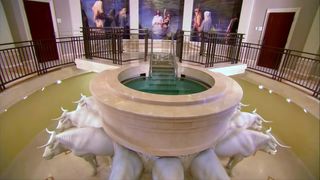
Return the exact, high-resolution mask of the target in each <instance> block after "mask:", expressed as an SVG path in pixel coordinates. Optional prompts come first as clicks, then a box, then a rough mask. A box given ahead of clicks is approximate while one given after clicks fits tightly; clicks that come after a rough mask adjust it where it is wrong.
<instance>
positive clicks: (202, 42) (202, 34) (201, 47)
mask: <svg viewBox="0 0 320 180" xmlns="http://www.w3.org/2000/svg"><path fill="white" fill-rule="evenodd" d="M200 37H201V43H200V56H202V55H203V51H204V32H203V31H202V32H201V34H200Z"/></svg>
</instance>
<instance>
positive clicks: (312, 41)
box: [303, 7, 320, 54]
mask: <svg viewBox="0 0 320 180" xmlns="http://www.w3.org/2000/svg"><path fill="white" fill-rule="evenodd" d="M319 13H320V7H318V11H317V14H316V16H315V17H314V19H313V23H312V26H311V29H310V32H309V35H308V38H307V40H306V44H305V45H304V48H303V51H304V52H309V53H314V54H317V53H319V49H320V43H319V41H320V35H319V32H320V19H319V16H320V14H319Z"/></svg>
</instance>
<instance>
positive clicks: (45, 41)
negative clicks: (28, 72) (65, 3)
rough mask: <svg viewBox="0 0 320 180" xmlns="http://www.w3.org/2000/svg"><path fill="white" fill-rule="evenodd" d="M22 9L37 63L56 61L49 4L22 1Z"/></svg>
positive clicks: (54, 38) (56, 52)
mask: <svg viewBox="0 0 320 180" xmlns="http://www.w3.org/2000/svg"><path fill="white" fill-rule="evenodd" d="M24 7H25V11H26V15H27V18H28V23H29V27H30V32H31V36H32V40H33V41H34V42H35V52H36V56H37V59H38V62H47V61H52V60H58V59H59V57H58V51H57V46H56V37H55V34H54V28H53V22H52V17H51V11H50V5H49V3H46V2H36V1H28V0H24Z"/></svg>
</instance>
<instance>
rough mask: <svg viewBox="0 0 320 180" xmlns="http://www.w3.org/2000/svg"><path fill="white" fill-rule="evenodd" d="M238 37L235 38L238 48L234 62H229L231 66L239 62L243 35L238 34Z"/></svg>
mask: <svg viewBox="0 0 320 180" xmlns="http://www.w3.org/2000/svg"><path fill="white" fill-rule="evenodd" d="M239 36H240V37H237V38H238V40H237V42H238V47H237V53H236V58H235V62H233V63H232V61H231V64H237V63H238V61H239V55H240V48H241V44H242V38H243V34H240V35H239Z"/></svg>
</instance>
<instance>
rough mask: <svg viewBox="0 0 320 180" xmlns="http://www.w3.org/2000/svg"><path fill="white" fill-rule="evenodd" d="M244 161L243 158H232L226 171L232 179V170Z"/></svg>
mask: <svg viewBox="0 0 320 180" xmlns="http://www.w3.org/2000/svg"><path fill="white" fill-rule="evenodd" d="M242 160H243V156H232V157H231V158H230V160H229V162H228V164H227V166H226V171H227V173H228V175H229V176H230V177H232V169H233V168H234V167H235V166H236V165H237V164H238V163H239V162H240V161H242Z"/></svg>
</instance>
